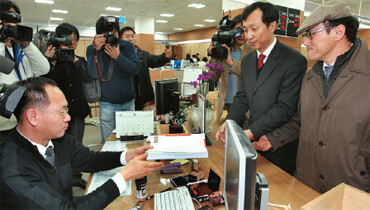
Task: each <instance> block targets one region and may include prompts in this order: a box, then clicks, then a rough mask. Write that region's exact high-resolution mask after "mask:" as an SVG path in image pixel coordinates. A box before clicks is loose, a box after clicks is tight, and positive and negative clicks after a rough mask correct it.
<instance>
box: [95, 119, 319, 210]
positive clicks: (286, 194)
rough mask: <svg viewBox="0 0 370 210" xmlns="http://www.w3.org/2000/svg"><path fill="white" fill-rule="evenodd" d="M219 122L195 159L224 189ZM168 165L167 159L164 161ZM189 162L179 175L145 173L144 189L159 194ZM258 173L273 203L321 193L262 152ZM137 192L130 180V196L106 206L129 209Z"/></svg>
mask: <svg viewBox="0 0 370 210" xmlns="http://www.w3.org/2000/svg"><path fill="white" fill-rule="evenodd" d="M214 114H215V112H214ZM219 126H220V125H219V124H218V123H216V122H215V120H213V121H212V123H211V126H210V128H211V132H210V133H208V134H207V135H208V137H209V138H210V139H211V140H212V142H213V145H211V146H208V154H209V158H207V159H198V160H199V163H200V170H201V171H203V173H204V177H205V178H206V177H208V172H209V169H210V168H211V169H212V170H213V171H214V172H215V173H217V174H218V175H219V176H220V177H221V184H220V190H221V191H222V190H223V184H224V182H223V177H224V162H225V158H224V156H225V148H224V147H223V144H222V143H219V142H217V141H216V140H215V134H216V132H217V129H218V127H219ZM109 140H116V139H115V136H114V135H111V136H110V139H109ZM143 144H146V143H133V144H127V147H128V148H135V147H137V146H141V145H143ZM163 162H165V164H167V163H168V162H169V161H163ZM190 165H191V164H190V163H187V164H186V165H183V166H182V169H183V171H184V172H183V173H181V174H160V172H159V171H157V172H155V173H152V174H150V175H149V176H148V185H147V192H148V195H153V194H154V193H158V192H160V191H162V190H164V189H167V188H168V187H170V186H171V184H170V183H169V182H168V180H167V179H168V178H171V177H175V176H180V175H187V174H188V173H189V172H190V170H191V169H190V167H191V166H190ZM257 172H258V173H263V174H264V176H265V177H266V179H267V182H268V185H269V190H270V192H269V203H274V204H284V205H288V204H290V205H291V207H292V209H299V208H300V207H301V206H303V205H304V204H306V203H307V202H309V201H311V200H313V199H314V198H316V197H318V196H319V195H320V193H319V192H317V191H315V190H313V189H312V188H310V187H308V186H306V185H305V184H303V183H302V182H300V181H299V180H297V179H295V178H294V177H292V176H290V175H289V174H287V173H286V172H284V171H283V170H281V169H280V168H278V167H277V166H275V165H274V164H272V163H271V162H269V161H268V160H267V159H265V158H264V157H263V156H262V155H259V156H258V159H257ZM90 181H91V177H90V179H89V183H90ZM135 193H136V186H135V183H134V181H132V187H131V195H130V196H120V197H118V198H117V199H116V200H114V201H113V202H112V203H111V204H110V205H109V206H107V208H106V209H118V208H120V209H122V208H123V209H128V208H131V207H134V206H135V204H136V202H137V201H138V200H139V199H137V198H136V197H135ZM194 204H195V208H196V209H198V208H199V206H198V204H196V203H194ZM201 204H202V206H204V205H205V204H208V205H210V206H212V205H211V204H210V203H207V202H202V203H201ZM143 209H154V199H150V200H148V201H145V202H144V206H143ZM215 209H225V206H224V205H222V206H218V207H215ZM269 209H279V208H276V207H270V206H269Z"/></svg>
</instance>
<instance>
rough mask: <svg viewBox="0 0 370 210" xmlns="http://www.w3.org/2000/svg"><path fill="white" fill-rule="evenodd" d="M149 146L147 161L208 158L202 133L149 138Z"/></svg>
mask: <svg viewBox="0 0 370 210" xmlns="http://www.w3.org/2000/svg"><path fill="white" fill-rule="evenodd" d="M150 145H151V146H152V147H153V149H150V150H148V157H147V158H146V159H147V160H167V159H189V158H208V151H207V145H206V142H205V135H204V133H203V134H179V135H165V136H150Z"/></svg>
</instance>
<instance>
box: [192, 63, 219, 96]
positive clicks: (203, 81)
mask: <svg viewBox="0 0 370 210" xmlns="http://www.w3.org/2000/svg"><path fill="white" fill-rule="evenodd" d="M206 67H207V70H205V71H203V72H202V73H201V74H199V75H198V78H197V81H192V82H190V85H192V86H193V87H194V88H197V87H198V89H199V92H200V93H201V94H202V95H204V96H206V95H207V94H208V81H209V80H210V79H212V80H218V79H219V78H220V76H221V72H222V71H223V70H224V68H223V67H222V66H221V65H217V67H216V66H215V65H213V64H211V63H207V64H206Z"/></svg>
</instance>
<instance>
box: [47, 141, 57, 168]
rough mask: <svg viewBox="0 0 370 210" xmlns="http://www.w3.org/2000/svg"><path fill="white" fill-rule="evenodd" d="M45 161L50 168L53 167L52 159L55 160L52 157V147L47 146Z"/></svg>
mask: <svg viewBox="0 0 370 210" xmlns="http://www.w3.org/2000/svg"><path fill="white" fill-rule="evenodd" d="M45 159H46V160H47V161H48V162H49V163H50V164H51V165H52V166H55V165H54V159H55V156H54V150H53V147H52V146H48V148H46V152H45Z"/></svg>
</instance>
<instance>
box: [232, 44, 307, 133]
mask: <svg viewBox="0 0 370 210" xmlns="http://www.w3.org/2000/svg"><path fill="white" fill-rule="evenodd" d="M241 65H242V73H241V79H240V86H239V89H238V92H237V94H236V96H235V97H234V102H233V104H232V106H231V108H230V110H229V114H228V115H227V119H233V120H235V121H236V122H238V123H239V124H242V123H243V122H242V120H243V119H244V118H243V117H244V113H246V112H247V111H248V109H250V118H249V129H251V131H252V133H253V134H254V136H255V137H256V139H258V138H259V137H260V136H262V135H263V134H266V133H267V132H270V131H272V130H274V129H276V128H278V127H280V126H281V125H282V124H283V123H285V122H287V121H288V120H289V119H290V118H291V117H292V116H293V114H294V113H295V111H296V109H297V104H298V99H299V91H300V89H301V81H302V78H303V76H304V74H305V72H306V69H307V60H306V58H305V57H304V56H303V55H302V54H300V53H299V52H297V51H296V50H294V49H292V48H290V47H288V46H286V45H284V44H281V43H280V42H279V41H276V45H275V47H274V48H273V49H272V51H271V53H270V55H269V57H268V58H267V61H266V62H265V64H264V66H263V67H262V69H261V70H260V71H261V72H260V75H259V77H258V79H257V51H253V52H251V53H249V54H248V55H247V56H245V57H244V59H243V60H242V64H241Z"/></svg>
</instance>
